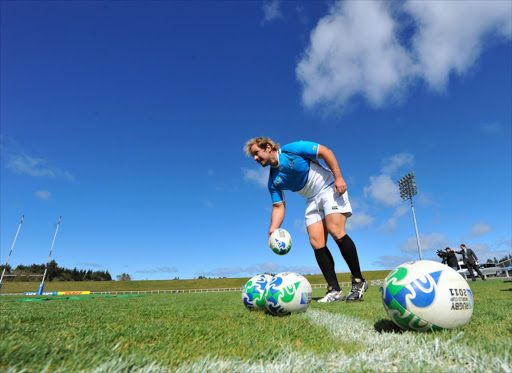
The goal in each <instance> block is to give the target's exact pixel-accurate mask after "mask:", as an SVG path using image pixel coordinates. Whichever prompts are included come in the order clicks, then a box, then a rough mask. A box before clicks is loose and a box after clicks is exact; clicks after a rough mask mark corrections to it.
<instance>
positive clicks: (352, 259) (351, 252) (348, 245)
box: [325, 213, 368, 302]
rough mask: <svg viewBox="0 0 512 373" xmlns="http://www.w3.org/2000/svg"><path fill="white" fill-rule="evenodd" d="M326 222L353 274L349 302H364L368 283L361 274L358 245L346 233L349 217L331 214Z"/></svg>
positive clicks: (326, 218)
mask: <svg viewBox="0 0 512 373" xmlns="http://www.w3.org/2000/svg"><path fill="white" fill-rule="evenodd" d="M325 221H326V227H327V231H328V232H329V234H330V235H331V236H332V238H333V239H334V240H335V241H336V243H337V244H338V247H339V249H340V252H341V255H342V256H343V259H345V262H347V265H348V268H349V269H350V273H351V274H352V289H351V290H350V293H349V294H348V296H347V302H354V301H356V300H362V298H363V294H364V292H365V291H366V290H367V289H368V283H367V282H366V280H365V279H364V277H363V275H362V274H361V268H360V266H359V258H358V256H357V249H356V245H355V244H354V242H353V241H352V239H351V238H350V237H349V236H348V234H347V233H346V232H345V224H346V222H347V215H345V214H341V213H334V214H329V215H327V216H326V217H325Z"/></svg>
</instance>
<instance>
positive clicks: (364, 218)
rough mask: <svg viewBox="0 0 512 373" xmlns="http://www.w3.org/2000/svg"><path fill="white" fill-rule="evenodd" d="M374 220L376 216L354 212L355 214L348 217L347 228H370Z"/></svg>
mask: <svg viewBox="0 0 512 373" xmlns="http://www.w3.org/2000/svg"><path fill="white" fill-rule="evenodd" d="M374 221H375V218H374V217H373V216H370V215H367V214H366V213H365V212H354V214H353V215H352V216H351V217H350V218H348V219H347V230H348V231H350V230H353V229H358V228H368V227H369V226H370V225H372V224H373V222H374Z"/></svg>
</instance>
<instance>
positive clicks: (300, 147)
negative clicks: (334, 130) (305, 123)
mask: <svg viewBox="0 0 512 373" xmlns="http://www.w3.org/2000/svg"><path fill="white" fill-rule="evenodd" d="M318 146H319V144H318V143H316V142H311V141H297V142H292V143H290V144H287V145H285V146H283V147H282V151H288V152H291V153H296V154H298V155H300V156H302V157H305V158H310V159H317V158H318Z"/></svg>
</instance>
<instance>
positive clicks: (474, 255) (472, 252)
mask: <svg viewBox="0 0 512 373" xmlns="http://www.w3.org/2000/svg"><path fill="white" fill-rule="evenodd" d="M469 250H471V249H468V251H469ZM470 255H471V256H472V257H473V258H475V263H478V262H479V260H478V258H477V257H476V254H475V252H474V251H473V250H471V251H470Z"/></svg>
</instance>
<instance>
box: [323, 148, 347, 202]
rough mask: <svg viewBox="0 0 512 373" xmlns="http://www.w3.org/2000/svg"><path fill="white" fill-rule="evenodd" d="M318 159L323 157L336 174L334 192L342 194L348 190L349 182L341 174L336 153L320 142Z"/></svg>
mask: <svg viewBox="0 0 512 373" xmlns="http://www.w3.org/2000/svg"><path fill="white" fill-rule="evenodd" d="M317 156H318V159H323V160H324V162H325V164H326V165H327V167H329V169H330V170H331V172H332V174H333V175H334V192H335V193H338V194H339V195H342V194H343V193H345V192H346V191H347V183H346V182H345V180H344V179H343V177H342V176H341V171H340V166H339V164H338V161H337V160H336V157H335V156H334V153H333V152H332V151H331V150H330V149H329V148H326V147H325V146H323V145H320V144H318V153H317Z"/></svg>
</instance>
